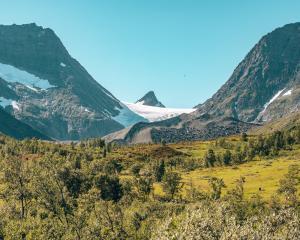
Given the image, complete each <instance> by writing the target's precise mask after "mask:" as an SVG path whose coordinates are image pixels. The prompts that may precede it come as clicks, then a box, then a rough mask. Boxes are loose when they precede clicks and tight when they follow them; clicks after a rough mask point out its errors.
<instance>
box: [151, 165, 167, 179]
mask: <svg viewBox="0 0 300 240" xmlns="http://www.w3.org/2000/svg"><path fill="white" fill-rule="evenodd" d="M153 171H154V177H155V180H156V181H157V182H161V181H162V179H163V176H164V175H165V172H166V169H165V161H164V160H162V161H159V162H158V163H156V164H155V165H154V169H153Z"/></svg>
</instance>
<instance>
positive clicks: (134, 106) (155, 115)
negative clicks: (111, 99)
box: [123, 102, 196, 122]
mask: <svg viewBox="0 0 300 240" xmlns="http://www.w3.org/2000/svg"><path fill="white" fill-rule="evenodd" d="M123 103H124V104H125V105H126V106H127V107H128V108H129V109H130V110H131V111H133V112H135V113H136V114H138V115H140V116H142V117H144V118H145V119H147V120H149V122H156V121H161V120H166V119H169V118H172V117H176V116H179V115H181V114H183V113H191V112H194V111H195V110H196V109H193V108H192V109H189V108H161V107H152V106H146V105H143V104H142V103H128V102H123Z"/></svg>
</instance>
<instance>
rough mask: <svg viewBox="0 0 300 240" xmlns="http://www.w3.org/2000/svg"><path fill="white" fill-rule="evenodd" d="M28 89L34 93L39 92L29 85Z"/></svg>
mask: <svg viewBox="0 0 300 240" xmlns="http://www.w3.org/2000/svg"><path fill="white" fill-rule="evenodd" d="M25 86H26V87H27V88H29V89H30V90H32V91H34V92H38V91H39V90H38V89H36V88H34V87H31V86H29V85H25Z"/></svg>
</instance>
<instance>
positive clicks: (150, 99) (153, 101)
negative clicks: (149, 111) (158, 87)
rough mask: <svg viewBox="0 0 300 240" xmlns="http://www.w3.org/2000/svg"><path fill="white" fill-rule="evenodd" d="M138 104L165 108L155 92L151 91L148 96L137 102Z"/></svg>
mask: <svg viewBox="0 0 300 240" xmlns="http://www.w3.org/2000/svg"><path fill="white" fill-rule="evenodd" d="M136 103H140V104H142V105H146V106H152V107H162V108H165V106H164V105H163V104H162V103H161V102H160V101H158V99H157V97H156V96H155V93H154V92H153V91H149V92H148V93H146V95H145V96H144V97H142V98H141V99H139V100H138V101H136Z"/></svg>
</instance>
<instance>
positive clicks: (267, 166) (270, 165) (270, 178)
mask: <svg viewBox="0 0 300 240" xmlns="http://www.w3.org/2000/svg"><path fill="white" fill-rule="evenodd" d="M295 164H296V165H300V148H299V146H298V147H297V148H296V149H295V150H293V151H284V152H282V153H281V155H280V156H278V157H274V158H272V159H256V160H255V161H251V162H248V163H245V164H241V165H238V166H229V167H214V168H206V169H198V170H195V171H191V172H187V173H185V172H181V176H182V182H183V183H184V189H183V191H182V195H185V190H186V189H187V188H188V187H189V186H190V183H192V184H193V186H194V187H196V188H197V189H198V190H200V191H206V192H207V191H209V189H210V188H209V183H208V179H209V178H210V177H218V178H221V179H223V181H224V183H225V185H226V188H225V189H224V191H223V193H225V192H226V191H228V190H230V189H233V188H234V187H235V185H236V180H238V179H239V178H240V177H244V178H245V184H244V190H245V197H246V198H251V196H253V195H255V194H257V193H259V194H260V195H261V196H262V197H263V198H264V199H265V200H268V199H270V197H271V196H272V195H274V194H276V190H277V189H278V186H279V181H280V179H282V178H284V175H285V174H287V173H288V168H289V166H290V165H295ZM154 189H155V194H158V195H162V194H163V191H162V186H161V185H160V184H155V186H154ZM299 190H300V189H299Z"/></svg>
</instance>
